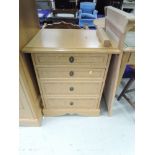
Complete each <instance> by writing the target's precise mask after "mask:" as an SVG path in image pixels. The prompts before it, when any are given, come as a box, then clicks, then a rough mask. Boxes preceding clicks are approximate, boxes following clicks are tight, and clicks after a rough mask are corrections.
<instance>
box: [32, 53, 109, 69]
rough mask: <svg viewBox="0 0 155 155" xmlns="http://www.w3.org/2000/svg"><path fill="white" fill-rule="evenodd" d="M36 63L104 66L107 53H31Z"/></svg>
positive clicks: (42, 64)
mask: <svg viewBox="0 0 155 155" xmlns="http://www.w3.org/2000/svg"><path fill="white" fill-rule="evenodd" d="M32 56H33V58H34V62H35V64H36V65H40V66H51V65H52V66H53V65H54V66H65V65H69V66H80V65H81V66H83V67H84V66H85V67H88V66H89V67H90V66H91V67H96V68H105V67H106V64H107V58H108V55H107V54H102V55H101V54H32Z"/></svg>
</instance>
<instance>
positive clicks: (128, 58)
mask: <svg viewBox="0 0 155 155" xmlns="http://www.w3.org/2000/svg"><path fill="white" fill-rule="evenodd" d="M127 64H131V65H134V64H135V32H127V34H126V37H125V41H124V48H123V56H122V60H121V66H120V71H119V77H118V82H117V87H118V86H119V84H120V82H121V79H122V77H123V74H124V71H125V68H126V65H127Z"/></svg>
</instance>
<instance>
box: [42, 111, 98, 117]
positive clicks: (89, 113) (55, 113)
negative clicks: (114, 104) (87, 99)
mask: <svg viewBox="0 0 155 155" xmlns="http://www.w3.org/2000/svg"><path fill="white" fill-rule="evenodd" d="M43 114H44V116H45V117H46V116H60V115H65V114H70V115H74V114H77V115H83V116H99V115H100V109H43Z"/></svg>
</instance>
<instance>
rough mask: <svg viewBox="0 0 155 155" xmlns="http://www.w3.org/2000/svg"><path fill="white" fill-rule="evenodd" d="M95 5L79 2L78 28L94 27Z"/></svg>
mask: <svg viewBox="0 0 155 155" xmlns="http://www.w3.org/2000/svg"><path fill="white" fill-rule="evenodd" d="M95 7H96V3H92V2H81V3H80V10H79V26H80V27H83V26H84V25H87V26H88V27H94V26H95V25H94V23H93V20H94V19H96V18H97V13H98V11H97V10H95Z"/></svg>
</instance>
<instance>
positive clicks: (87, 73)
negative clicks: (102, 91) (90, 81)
mask: <svg viewBox="0 0 155 155" xmlns="http://www.w3.org/2000/svg"><path fill="white" fill-rule="evenodd" d="M37 72H38V77H39V78H40V79H51V78H56V79H58V78H60V79H62V78H70V79H75V78H78V79H79V78H100V79H101V78H103V77H104V74H105V69H87V68H84V69H82V68H69V67H67V68H60V67H57V68H47V67H46V68H45V67H38V68H37Z"/></svg>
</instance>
